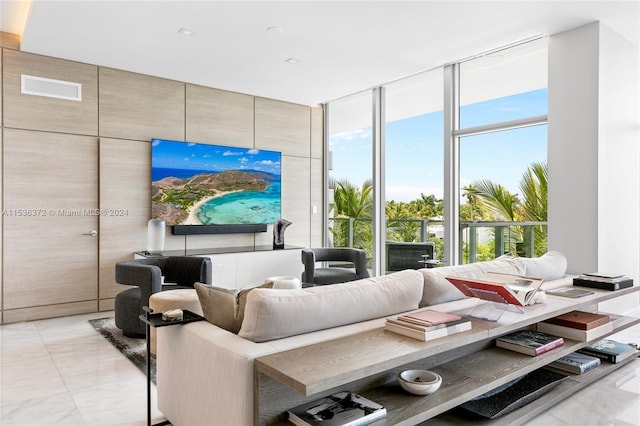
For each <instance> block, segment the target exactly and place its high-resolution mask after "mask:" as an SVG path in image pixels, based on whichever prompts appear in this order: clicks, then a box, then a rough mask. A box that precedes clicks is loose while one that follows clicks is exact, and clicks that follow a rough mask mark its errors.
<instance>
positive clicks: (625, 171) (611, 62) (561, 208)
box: [548, 22, 640, 305]
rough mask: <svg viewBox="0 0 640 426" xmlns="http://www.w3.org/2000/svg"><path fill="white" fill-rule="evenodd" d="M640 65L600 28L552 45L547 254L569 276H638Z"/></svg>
mask: <svg viewBox="0 0 640 426" xmlns="http://www.w3.org/2000/svg"><path fill="white" fill-rule="evenodd" d="M638 57H639V56H638V46H636V45H633V44H631V43H630V42H628V41H627V40H625V39H623V38H622V37H620V36H619V35H618V34H616V33H614V32H613V31H611V30H610V29H609V28H607V27H605V26H603V25H601V24H600V23H597V22H596V23H592V24H589V25H586V26H583V27H579V28H576V29H574V30H571V31H567V32H564V33H560V34H556V35H554V36H552V37H550V40H549V150H548V156H549V158H548V164H549V207H548V210H549V249H550V250H559V251H562V252H563V253H565V254H566V255H567V258H568V264H569V272H570V273H577V274H579V273H583V272H588V271H596V270H599V271H611V272H621V273H625V274H627V275H629V276H631V277H632V278H634V279H635V280H636V282H637V281H638V277H639V276H640V275H639V265H638V259H639V253H640V249H639V244H640V243H639V240H640V233H639V219H640V194H639V188H640V175H639V164H640V155H639V147H638V139H639V134H640V123H639V121H640V117H639V116H638V74H639V68H638ZM631 303H632V304H635V305H637V304H638V297H637V296H635V297H634V300H633V301H632V302H631Z"/></svg>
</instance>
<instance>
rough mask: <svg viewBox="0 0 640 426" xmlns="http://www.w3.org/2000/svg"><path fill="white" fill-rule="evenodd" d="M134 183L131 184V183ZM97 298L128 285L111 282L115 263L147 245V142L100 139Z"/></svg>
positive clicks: (149, 199) (109, 295) (149, 185)
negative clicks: (98, 272) (98, 273)
mask: <svg viewBox="0 0 640 426" xmlns="http://www.w3.org/2000/svg"><path fill="white" fill-rule="evenodd" d="M133 183H135V184H133ZM100 209H101V215H100V260H99V264H100V275H99V298H100V300H101V301H102V300H103V299H110V298H114V297H115V296H116V294H118V292H120V291H122V290H124V289H126V288H129V287H128V286H123V285H120V284H117V283H116V282H115V264H116V262H119V261H121V260H129V259H132V258H133V252H135V251H142V250H145V249H146V246H147V222H148V221H149V219H150V218H151V144H150V143H149V142H136V141H126V140H118V139H107V138H101V139H100Z"/></svg>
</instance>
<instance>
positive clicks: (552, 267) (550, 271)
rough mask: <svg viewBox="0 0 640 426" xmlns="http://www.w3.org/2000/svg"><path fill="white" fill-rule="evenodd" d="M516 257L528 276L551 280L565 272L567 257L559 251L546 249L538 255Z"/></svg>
mask: <svg viewBox="0 0 640 426" xmlns="http://www.w3.org/2000/svg"><path fill="white" fill-rule="evenodd" d="M516 259H517V261H518V262H520V263H522V265H523V266H524V268H525V271H524V275H527V276H529V277H535V278H542V279H544V280H545V281H552V280H557V279H558V278H562V277H563V276H564V274H565V273H566V272H567V258H566V256H565V255H564V254H562V253H560V252H559V251H548V252H546V253H545V254H543V255H542V256H540V257H533V258H528V257H518V258H516Z"/></svg>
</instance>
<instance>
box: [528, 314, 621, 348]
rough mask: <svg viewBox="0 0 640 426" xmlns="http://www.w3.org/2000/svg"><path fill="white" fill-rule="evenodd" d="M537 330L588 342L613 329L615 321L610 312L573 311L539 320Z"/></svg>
mask: <svg viewBox="0 0 640 426" xmlns="http://www.w3.org/2000/svg"><path fill="white" fill-rule="evenodd" d="M536 330H538V331H542V332H543V333H549V334H553V335H556V336H561V337H565V338H567V339H573V340H579V341H581V342H587V341H589V340H593V339H597V338H598V337H602V336H604V335H605V334H608V333H610V332H612V331H613V322H612V321H611V316H610V315H608V314H599V313H594V312H584V311H572V312H568V313H566V314H563V315H559V316H557V317H554V318H549V319H548V320H545V321H542V322H539V323H538V324H537V325H536Z"/></svg>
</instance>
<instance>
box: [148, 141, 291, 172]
mask: <svg viewBox="0 0 640 426" xmlns="http://www.w3.org/2000/svg"><path fill="white" fill-rule="evenodd" d="M152 145H153V149H152V156H153V160H152V164H153V167H154V168H155V167H158V168H168V169H188V170H211V171H222V170H228V169H233V170H260V171H265V172H269V173H273V174H276V175H280V166H281V164H280V161H281V160H280V158H281V155H280V152H276V151H262V150H257V149H247V148H235V147H227V146H220V145H207V144H197V143H185V142H177V141H167V140H159V139H154V140H153V141H152Z"/></svg>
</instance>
